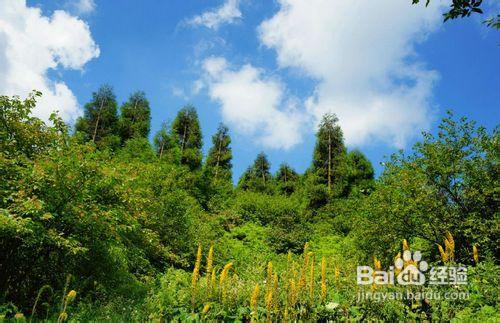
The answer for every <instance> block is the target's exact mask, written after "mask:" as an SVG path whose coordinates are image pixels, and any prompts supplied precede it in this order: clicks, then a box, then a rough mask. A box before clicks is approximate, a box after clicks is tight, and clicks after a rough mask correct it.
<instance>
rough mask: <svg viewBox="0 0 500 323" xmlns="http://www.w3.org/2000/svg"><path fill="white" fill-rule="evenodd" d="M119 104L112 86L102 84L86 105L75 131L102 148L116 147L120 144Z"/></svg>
mask: <svg viewBox="0 0 500 323" xmlns="http://www.w3.org/2000/svg"><path fill="white" fill-rule="evenodd" d="M117 106H118V105H117V103H116V96H115V94H114V92H113V89H112V88H111V86H109V85H103V86H101V87H100V88H99V89H98V90H97V92H94V93H92V101H90V102H89V103H87V104H86V105H85V114H84V116H83V117H81V118H78V120H77V121H76V124H75V131H76V132H81V133H82V134H83V135H84V138H85V140H86V141H92V142H94V143H96V144H97V145H98V147H100V148H111V149H116V148H117V147H118V145H119V144H120V137H119V126H118V115H117Z"/></svg>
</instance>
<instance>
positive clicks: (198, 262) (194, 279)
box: [191, 244, 201, 289]
mask: <svg viewBox="0 0 500 323" xmlns="http://www.w3.org/2000/svg"><path fill="white" fill-rule="evenodd" d="M200 266H201V244H200V245H198V251H197V252H196V262H195V264H194V269H193V275H192V281H191V286H192V287H193V289H196V285H197V283H198V277H199V274H200Z"/></svg>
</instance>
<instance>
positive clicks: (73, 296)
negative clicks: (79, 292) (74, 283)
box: [66, 289, 76, 302]
mask: <svg viewBox="0 0 500 323" xmlns="http://www.w3.org/2000/svg"><path fill="white" fill-rule="evenodd" d="M75 297H76V291H75V290H73V289H72V290H70V291H69V293H68V296H66V298H67V300H68V302H71V301H72V300H74V299H75Z"/></svg>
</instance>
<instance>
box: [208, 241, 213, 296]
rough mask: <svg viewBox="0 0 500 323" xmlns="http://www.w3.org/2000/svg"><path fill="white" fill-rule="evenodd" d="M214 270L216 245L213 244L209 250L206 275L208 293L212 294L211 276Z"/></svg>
mask: <svg viewBox="0 0 500 323" xmlns="http://www.w3.org/2000/svg"><path fill="white" fill-rule="evenodd" d="M213 268H214V245H213V244H212V245H211V246H210V249H209V250H208V257H207V270H206V275H207V290H208V293H209V294H210V292H211V290H212V286H211V284H210V282H211V281H210V275H211V274H212V269H213Z"/></svg>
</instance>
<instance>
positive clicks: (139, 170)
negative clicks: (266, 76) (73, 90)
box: [0, 88, 500, 322]
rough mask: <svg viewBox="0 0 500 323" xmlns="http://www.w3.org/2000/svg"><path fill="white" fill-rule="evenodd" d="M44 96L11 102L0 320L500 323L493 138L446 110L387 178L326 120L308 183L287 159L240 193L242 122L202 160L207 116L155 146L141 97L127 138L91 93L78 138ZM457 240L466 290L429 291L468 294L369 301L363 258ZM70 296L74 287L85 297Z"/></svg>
mask: <svg viewBox="0 0 500 323" xmlns="http://www.w3.org/2000/svg"><path fill="white" fill-rule="evenodd" d="M39 95H40V94H39V93H37V92H34V93H33V94H32V95H31V96H29V97H28V98H27V99H26V100H21V99H19V98H17V97H13V98H10V97H6V96H0V104H1V111H0V147H1V150H0V176H1V182H0V198H1V199H0V250H2V252H1V253H0V277H2V278H5V279H2V280H0V319H2V320H10V319H13V320H25V319H26V318H29V319H30V320H31V319H35V320H37V319H44V318H45V319H46V320H50V321H57V320H59V321H63V320H64V319H66V318H68V319H69V320H72V321H148V320H155V321H156V320H160V321H162V320H165V321H196V322H197V321H250V320H252V319H254V320H256V321H263V320H267V321H285V319H287V320H288V321H341V320H349V321H358V320H368V321H378V320H384V321H406V320H414V321H416V320H436V321H444V320H455V321H461V320H465V321H473V320H476V319H481V320H483V319H484V320H486V319H490V318H492V319H493V320H494V319H498V318H499V316H498V313H499V308H498V304H497V300H498V298H499V295H498V293H499V290H500V289H499V287H498V286H499V282H498V277H499V272H498V270H499V269H498V265H497V262H498V260H497V255H498V248H497V243H496V240H497V239H496V235H497V232H496V231H497V226H498V225H497V223H498V187H499V183H498V178H499V168H498V156H500V154H499V135H498V131H497V129H495V130H494V131H491V132H488V131H486V130H485V129H483V128H481V127H477V126H475V124H474V123H473V122H470V121H468V120H466V119H460V120H455V119H454V118H452V116H451V115H450V116H449V117H448V118H446V119H444V120H443V122H442V123H441V125H440V128H439V129H440V130H439V132H438V133H437V134H436V136H432V135H431V134H427V133H426V134H424V139H423V141H422V142H420V143H417V144H416V145H415V146H414V149H413V152H412V153H411V154H408V155H405V154H403V153H400V154H398V155H395V156H393V157H392V159H391V161H389V162H388V163H386V165H385V171H384V173H383V174H382V176H381V177H380V178H379V179H377V180H375V179H374V178H373V176H374V175H373V167H372V165H371V163H370V162H369V161H368V159H367V158H366V157H365V156H364V155H363V154H362V153H361V152H359V151H356V150H355V151H351V152H349V153H347V150H346V148H345V147H344V144H343V139H342V131H341V129H340V127H339V126H338V124H337V119H336V118H335V117H334V116H326V117H325V119H324V120H323V123H322V124H321V126H320V129H319V131H318V135H317V139H318V140H317V144H316V148H315V153H314V158H313V165H312V166H311V167H310V168H309V169H308V171H306V173H305V174H303V175H299V174H297V173H296V172H295V171H294V170H293V169H292V168H291V167H290V166H288V165H286V164H282V165H281V166H280V168H279V170H278V172H277V173H276V176H275V177H274V178H273V176H272V175H271V174H270V171H269V169H270V165H269V162H268V161H267V157H266V156H265V155H264V154H263V153H261V154H259V156H257V158H256V160H255V162H254V164H253V165H252V166H251V167H250V168H249V169H248V171H247V172H246V173H245V174H244V175H243V176H242V178H241V179H240V182H239V184H238V189H237V190H234V187H233V185H232V182H231V180H232V179H231V166H232V165H231V161H232V152H231V148H230V142H231V139H230V137H229V134H228V129H227V128H226V127H224V126H220V127H219V129H218V131H217V133H216V134H215V135H214V136H213V137H212V142H213V146H212V147H211V149H210V150H209V152H208V156H207V158H206V162H205V165H201V160H202V159H201V131H200V127H199V121H198V119H197V115H196V111H195V110H194V108H191V107H187V108H184V109H182V110H181V111H180V112H179V114H178V116H177V118H176V120H175V121H174V122H173V124H172V126H171V127H169V126H167V125H164V126H163V127H162V129H161V130H160V132H159V133H158V134H157V135H156V136H155V139H154V148H153V147H152V146H151V144H150V143H149V141H148V140H147V138H146V135H147V131H145V129H146V123H145V122H146V120H149V117H147V118H142V117H144V116H145V115H146V114H147V113H146V110H148V109H149V108H148V105H147V101H146V99H145V98H144V97H143V96H142V95H141V94H136V95H133V96H132V97H131V99H130V100H129V102H127V103H125V104H124V106H123V107H122V116H121V119H120V120H121V121H119V122H118V124H119V125H120V127H118V128H116V129H122V130H123V129H125V128H127V129H128V130H127V131H125V132H120V133H118V132H114V131H115V130H116V129H115V128H113V127H114V126H113V124H115V125H116V122H115V121H116V119H114V117H113V106H114V107H115V108H116V102H114V101H113V100H114V95H112V92H111V91H110V89H109V88H102V89H101V90H100V91H98V92H97V93H94V100H93V101H92V102H91V103H89V104H88V105H87V108H86V115H85V116H84V118H82V119H80V120H79V123H78V127H80V128H79V129H80V131H77V133H76V135H75V136H73V137H70V136H69V135H68V133H67V126H66V125H65V124H64V123H63V122H62V121H61V120H60V119H59V118H57V117H56V116H53V117H52V118H51V124H46V123H44V122H42V121H41V120H39V119H37V118H34V117H32V116H31V115H30V112H31V110H32V109H33V107H34V106H35V104H36V98H37V97H38V96H39ZM100 98H106V99H105V100H99V99H100ZM137 98H141V100H136V99H137ZM142 100H144V101H142ZM112 101H113V102H114V103H113V102H112ZM134 102H137V106H141V109H139V110H140V111H141V112H139V110H138V109H136V108H134V107H133V103H134ZM99 103H103V104H102V109H103V110H102V111H100V112H101V113H102V114H101V117H102V118H103V119H101V117H99V109H101V105H100V104H99ZM139 103H140V104H139ZM146 107H147V108H146ZM143 108H144V109H143ZM115 112H116V109H115ZM135 113H139V114H140V115H141V116H142V117H141V118H140V119H141V120H142V121H141V122H139V123H135V121H136V120H137V119H136V120H134V114H135ZM114 115H115V116H116V114H114ZM97 118H99V119H100V121H99V123H97ZM110 120H111V121H110ZM112 120H115V121H112ZM101 121H102V122H103V123H101ZM92 122H95V124H98V127H97V129H98V131H97V133H96V140H95V144H94V143H93V141H94V140H92V136H93V132H92V130H93V129H96V127H95V124H94V128H92V127H91V126H90V127H87V128H85V127H83V128H82V125H83V124H84V123H87V125H90V124H91V123H92ZM143 122H144V123H143ZM147 123H148V124H149V121H148V122H147ZM99 124H101V125H100V126H99ZM105 125H106V126H105ZM124 125H127V127H124ZM108 126H109V127H108ZM148 127H149V126H148ZM112 129H114V130H112ZM125 133H126V135H125ZM119 135H120V136H122V137H120V136H119ZM125 137H126V139H121V138H125ZM102 148H105V149H102ZM108 148H113V149H108ZM448 234H452V235H453V237H454V250H455V257H454V260H453V261H454V262H457V263H461V264H464V265H465V266H467V270H468V273H469V277H468V278H469V283H468V284H467V285H460V286H457V287H448V286H438V287H435V286H434V287H433V286H422V287H421V288H422V290H425V291H440V292H449V291H453V290H456V291H460V292H466V293H468V294H469V299H468V300H461V299H457V300H454V299H443V300H421V301H415V302H408V301H405V300H403V301H402V300H387V301H382V302H378V301H375V300H358V299H357V295H358V292H359V291H360V290H361V287H360V286H358V285H357V284H356V267H357V266H358V265H360V264H371V263H372V262H373V257H377V259H380V260H381V263H382V266H383V267H384V268H386V267H389V266H391V265H392V264H393V261H394V259H393V258H394V256H395V255H396V253H397V252H399V251H401V240H402V239H407V240H408V241H409V243H410V245H411V248H412V249H411V250H421V251H422V254H423V257H424V259H426V260H427V261H428V262H429V263H430V264H431V265H441V264H442V261H441V259H440V257H439V253H438V248H437V244H442V243H443V236H444V235H448ZM306 242H308V245H307V246H308V247H307V248H304V245H305V243H306ZM211 245H213V246H214V248H215V254H213V255H212V256H211V265H210V266H211V267H210V268H213V269H214V274H215V276H214V278H215V283H214V285H213V287H209V286H212V285H210V284H211V283H210V284H209V281H210V282H212V273H211V272H209V269H210V268H208V267H209V266H208V264H207V263H208V258H209V256H208V249H209V248H210V247H209V246H211ZM473 245H474V246H475V247H476V249H475V250H476V251H477V250H479V251H478V253H476V260H473V259H474V255H473V249H472V247H473ZM198 246H201V247H202V251H203V253H202V254H203V256H201V255H200V257H199V258H198V256H197V248H198ZM303 248H304V249H306V250H305V252H303ZM300 254H302V255H300ZM323 258H324V263H325V265H326V266H325V268H324V270H323V269H322V268H321V263H322V262H323ZM269 262H272V268H273V269H272V275H270V274H269V268H270V267H269ZM229 264H231V265H229ZM224 268H226V270H224ZM292 281H293V283H292ZM193 282H194V283H193ZM271 283H272V284H271ZM256 284H259V286H260V294H259V295H257V296H256V297H255V298H254V297H252V295H253V294H254V291H255V286H256ZM297 286H300V288H298V287H297ZM296 287H297V289H294V288H296ZM367 288H368V289H372V286H368V287H367ZM377 288H379V287H377ZM380 288H381V290H383V291H400V292H401V291H405V290H406V289H405V288H404V287H402V286H386V287H380ZM70 289H71V290H73V289H74V290H77V293H78V298H77V299H75V300H74V301H72V302H69V301H68V299H69V298H68V297H69V293H68V290H70ZM323 290H324V291H325V293H326V294H323V293H324V292H323ZM49 291H50V292H49ZM270 291H273V294H272V297H271V296H269V295H270V294H269V292H270ZM293 295H295V296H296V301H295V302H292V299H293V297H295V296H293ZM323 295H324V296H323ZM292 296H293V297H292ZM269 299H271V300H272V301H268V300H269ZM71 300H73V298H71ZM61 304H62V305H61ZM33 309H34V310H33ZM33 311H34V315H33V313H32V312H33ZM30 312H31V313H30ZM61 313H65V314H64V315H62V316H61ZM285 316H286V317H285Z"/></svg>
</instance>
